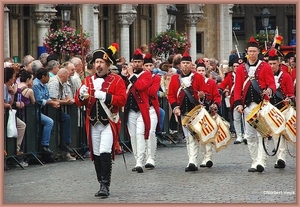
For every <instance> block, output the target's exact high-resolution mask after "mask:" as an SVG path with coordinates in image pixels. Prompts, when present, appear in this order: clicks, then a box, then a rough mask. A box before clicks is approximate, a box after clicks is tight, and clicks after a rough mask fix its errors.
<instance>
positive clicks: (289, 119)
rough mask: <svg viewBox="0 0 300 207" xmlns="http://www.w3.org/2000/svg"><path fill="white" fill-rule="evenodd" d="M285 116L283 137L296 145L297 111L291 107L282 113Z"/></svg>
mask: <svg viewBox="0 0 300 207" xmlns="http://www.w3.org/2000/svg"><path fill="white" fill-rule="evenodd" d="M282 114H283V115H284V116H285V120H286V124H285V129H284V130H283V131H282V135H283V136H284V137H285V138H286V139H287V140H288V141H289V142H290V143H292V144H296V110H295V109H294V107H293V106H291V105H289V106H288V107H287V108H286V109H284V110H283V111H282Z"/></svg>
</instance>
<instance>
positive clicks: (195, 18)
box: [183, 4, 204, 62]
mask: <svg viewBox="0 0 300 207" xmlns="http://www.w3.org/2000/svg"><path fill="white" fill-rule="evenodd" d="M203 6H204V4H187V5H186V8H185V12H184V16H183V17H184V20H185V22H186V23H187V25H188V36H189V38H190V41H191V48H190V51H189V54H190V56H191V58H192V61H193V62H194V61H195V60H196V58H197V50H196V49H197V41H196V26H197V24H198V22H199V21H200V20H201V19H202V18H203V11H202V7H203Z"/></svg>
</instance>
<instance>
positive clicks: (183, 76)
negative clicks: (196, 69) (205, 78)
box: [181, 71, 192, 78]
mask: <svg viewBox="0 0 300 207" xmlns="http://www.w3.org/2000/svg"><path fill="white" fill-rule="evenodd" d="M191 73H192V71H190V72H189V74H187V75H183V73H181V77H182V78H185V77H188V76H190V75H191Z"/></svg>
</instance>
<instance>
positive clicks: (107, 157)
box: [98, 153, 112, 198]
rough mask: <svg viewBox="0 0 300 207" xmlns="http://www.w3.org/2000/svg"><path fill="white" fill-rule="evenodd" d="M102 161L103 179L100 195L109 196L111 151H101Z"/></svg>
mask: <svg viewBox="0 0 300 207" xmlns="http://www.w3.org/2000/svg"><path fill="white" fill-rule="evenodd" d="M100 162H101V181H100V184H101V185H100V190H99V192H98V196H100V197H102V198H107V197H108V196H109V186H110V178H111V167H112V161H111V153H101V154H100Z"/></svg>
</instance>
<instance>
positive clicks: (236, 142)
mask: <svg viewBox="0 0 300 207" xmlns="http://www.w3.org/2000/svg"><path fill="white" fill-rule="evenodd" d="M241 143H242V142H241V141H234V142H233V144H241Z"/></svg>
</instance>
